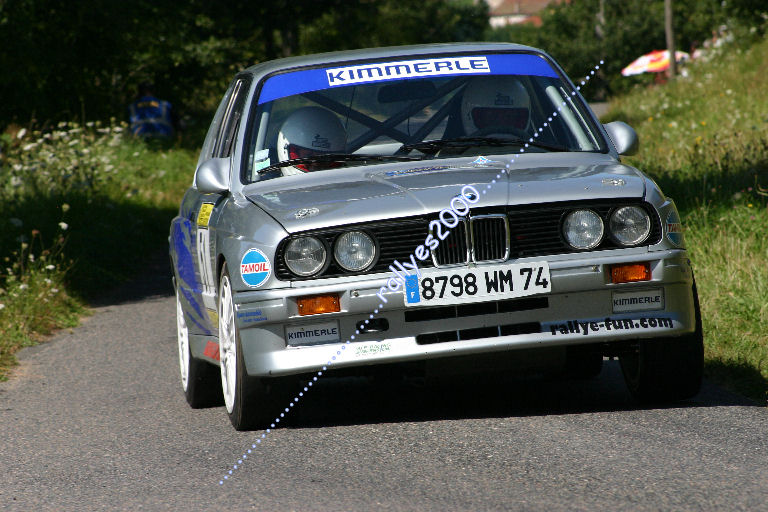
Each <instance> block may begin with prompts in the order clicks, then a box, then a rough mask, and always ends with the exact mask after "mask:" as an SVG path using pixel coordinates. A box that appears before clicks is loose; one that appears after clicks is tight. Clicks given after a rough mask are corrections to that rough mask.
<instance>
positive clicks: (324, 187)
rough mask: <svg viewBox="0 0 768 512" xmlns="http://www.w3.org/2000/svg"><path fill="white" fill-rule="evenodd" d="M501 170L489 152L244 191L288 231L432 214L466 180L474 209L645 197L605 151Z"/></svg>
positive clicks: (289, 179) (639, 181) (638, 182)
mask: <svg viewBox="0 0 768 512" xmlns="http://www.w3.org/2000/svg"><path fill="white" fill-rule="evenodd" d="M494 159H496V160H494ZM506 161H509V160H508V159H507V160H506ZM478 162H479V163H478ZM505 168H506V163H505V162H504V158H503V157H502V156H496V155H494V156H492V157H490V159H482V157H481V158H480V159H476V160H472V159H450V160H432V161H429V162H428V163H427V162H409V163H408V164H406V165H403V164H402V163H398V164H383V165H376V166H360V167H349V168H343V169H334V170H328V171H322V172H317V173H311V174H304V175H296V176H286V177H282V178H278V179H272V180H268V181H265V182H263V183H256V184H253V185H250V186H248V187H246V188H245V189H244V191H243V192H244V193H245V195H246V197H247V198H248V199H249V200H250V201H251V202H252V203H254V204H255V205H257V206H259V207H260V208H262V209H263V210H264V211H265V212H267V213H268V214H270V215H271V216H272V217H274V218H275V219H276V220H277V221H278V222H280V223H281V224H282V225H283V227H284V228H285V229H286V230H287V231H288V232H290V233H295V232H299V231H307V230H311V229H317V228H327V227H333V226H338V225H344V224H355V223H358V222H368V221H375V220H384V219H392V218H398V217H409V216H414V215H423V214H429V213H435V212H438V211H440V210H441V209H443V208H446V207H447V206H448V205H449V203H450V201H451V198H453V197H454V196H456V195H458V194H460V193H461V191H462V187H464V186H465V185H472V186H473V187H475V188H476V189H477V191H478V192H480V194H481V195H480V201H479V202H478V203H476V204H474V205H473V207H483V206H498V205H507V204H510V205H524V204H535V203H553V202H558V201H575V200H590V199H611V198H637V197H643V196H644V194H645V186H646V183H645V181H646V179H645V177H644V176H643V175H642V173H640V172H639V171H638V170H636V169H634V168H633V167H630V166H627V165H623V164H621V163H619V162H617V161H616V160H615V159H614V158H613V157H611V156H610V155H602V154H595V153H546V154H536V155H534V154H530V155H521V156H520V157H519V158H518V159H517V160H516V161H515V162H514V163H512V164H510V168H509V171H508V173H505V174H502V173H501V170H502V169H505ZM497 175H501V177H500V178H499V179H497V178H496V176H497ZM494 180H495V183H494ZM488 185H491V188H490V189H489V188H488ZM483 190H485V191H486V192H485V194H483Z"/></svg>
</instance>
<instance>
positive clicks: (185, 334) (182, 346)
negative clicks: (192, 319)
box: [176, 290, 189, 392]
mask: <svg viewBox="0 0 768 512" xmlns="http://www.w3.org/2000/svg"><path fill="white" fill-rule="evenodd" d="M176 339H177V340H178V344H179V370H181V387H182V388H184V392H186V391H187V389H188V388H189V329H187V322H186V321H185V320H184V310H183V309H182V308H181V299H179V291H178V290H176Z"/></svg>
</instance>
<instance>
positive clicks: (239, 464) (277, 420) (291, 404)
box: [219, 60, 604, 485]
mask: <svg viewBox="0 0 768 512" xmlns="http://www.w3.org/2000/svg"><path fill="white" fill-rule="evenodd" d="M603 64H604V61H602V60H601V61H600V64H599V65H597V66H595V68H594V69H593V70H591V71H590V72H589V75H587V76H585V77H584V80H582V81H581V85H577V86H576V90H574V91H571V96H576V91H579V90H581V87H582V86H584V85H586V83H587V82H588V81H589V79H590V78H592V76H594V74H595V71H597V70H598V69H600V66H602V65H603ZM566 105H567V102H565V101H563V102H562V103H561V104H560V105H559V106H558V107H557V110H556V111H554V112H552V115H550V116H549V117H548V118H547V121H546V122H544V124H543V125H542V126H540V127H539V128H538V130H534V134H533V137H531V138H529V139H528V142H526V143H525V146H524V147H522V148H520V154H522V153H524V152H525V149H526V148H527V147H528V146H529V143H531V142H533V140H534V139H535V138H536V137H538V136H539V134H540V133H542V132H543V131H544V128H545V127H547V126H548V124H549V123H551V122H552V120H553V118H555V117H557V113H558V112H560V111H562V108H563V107H564V106H566ZM517 156H519V155H516V156H513V157H512V158H511V159H510V162H509V163H508V164H506V166H505V168H504V169H502V170H501V172H500V173H499V174H497V175H496V179H493V180H491V183H489V184H488V185H487V186H486V188H485V189H483V191H482V192H483V194H485V193H486V192H487V191H488V190H490V189H491V188H492V187H493V185H494V184H495V183H496V180H498V179H501V175H502V174H505V173H506V172H507V170H508V169H509V168H510V166H511V164H513V163H515V159H516V158H517ZM383 308H384V304H379V307H378V308H377V309H374V310H373V313H372V314H370V315H368V319H367V320H365V322H364V323H365V324H368V323H369V322H370V321H371V320H373V318H374V317H375V316H376V315H378V314H379V310H380V309H383ZM359 334H360V330H359V329H356V330H355V335H359ZM354 339H355V336H354V335H353V336H350V337H349V339H347V340H346V341H345V342H344V344H343V345H342V346H341V348H340V349H339V350H336V355H334V356H331V359H330V360H329V361H328V362H327V363H325V365H324V366H323V367H322V369H321V370H319V371H318V372H317V375H315V376H314V377H312V380H310V381H309V382H308V383H307V385H306V386H304V390H303V391H300V392H299V394H298V395H296V396H295V397H294V398H293V400H291V401H290V402H289V403H288V407H286V408H285V409H284V411H283V412H281V413H280V415H279V416H277V417H276V418H275V419H274V420H273V421H272V423H271V424H270V425H269V426H270V428H268V429H266V430H265V431H264V433H262V434H261V436H260V437H258V438H257V439H256V442H255V443H251V447H250V448H248V449H247V450H246V452H245V453H244V454H242V455H241V456H240V457H239V458H238V459H237V464H233V465H232V469H230V470H229V471H227V474H225V475H224V477H223V478H222V479H221V480H219V485H224V482H225V481H226V480H229V477H230V476H232V475H233V472H234V471H236V470H237V469H238V468H240V467H242V465H243V464H244V463H245V461H246V460H247V459H248V455H249V454H251V453H252V452H253V450H255V449H256V447H257V446H258V445H260V444H261V442H262V440H264V439H266V437H267V434H269V433H271V432H272V429H274V428H275V426H276V425H277V424H278V423H280V420H281V419H283V418H285V415H286V414H288V413H289V412H290V410H291V408H292V407H294V406H295V405H296V404H297V403H298V402H299V399H300V398H303V397H304V394H305V393H308V392H309V390H310V388H311V387H312V386H313V385H314V383H315V382H317V379H318V377H322V375H323V372H324V371H326V370H327V369H328V367H329V366H331V365H332V364H333V363H334V361H336V357H337V356H341V354H342V351H343V350H346V348H347V345H349V344H350V343H351V341H352V340H354Z"/></svg>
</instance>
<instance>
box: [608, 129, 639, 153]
mask: <svg viewBox="0 0 768 512" xmlns="http://www.w3.org/2000/svg"><path fill="white" fill-rule="evenodd" d="M603 128H605V131H607V132H608V135H609V136H610V137H611V141H612V142H613V146H614V147H615V148H616V152H617V153H618V154H620V155H634V154H635V153H637V148H638V146H639V145H640V141H639V140H638V138H637V132H635V130H634V128H632V127H631V126H629V125H628V124H627V123H624V122H622V121H614V122H612V123H608V124H604V125H603Z"/></svg>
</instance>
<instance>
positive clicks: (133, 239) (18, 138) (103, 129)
mask: <svg viewBox="0 0 768 512" xmlns="http://www.w3.org/2000/svg"><path fill="white" fill-rule="evenodd" d="M124 130H125V127H124V126H120V125H116V126H101V125H99V124H98V123H89V124H88V125H87V126H78V125H75V124H60V125H59V126H57V127H56V128H55V129H50V130H46V131H45V132H40V131H33V130H26V129H18V128H16V129H14V128H10V129H9V130H8V131H7V132H6V133H5V134H3V135H2V138H1V139H0V142H1V145H0V149H1V150H2V151H1V152H0V184H2V185H0V258H2V262H3V265H2V268H0V380H3V379H5V378H6V376H7V373H8V370H9V369H10V367H11V366H13V365H14V364H15V357H14V354H15V352H16V351H18V350H19V349H20V348H21V347H24V346H29V345H31V344H34V343H36V342H37V341H39V340H41V339H42V338H43V337H44V336H45V335H46V334H48V333H49V332H51V331H52V330H53V329H57V328H62V327H69V326H74V325H76V324H77V321H78V318H79V316H80V315H82V314H83V313H86V312H87V307H86V304H87V301H88V299H89V298H93V297H95V296H97V295H99V294H101V293H103V291H105V290H108V289H110V288H113V287H114V286H115V285H117V284H119V283H121V282H123V281H125V280H127V279H129V278H130V277H132V276H134V275H136V274H137V273H138V272H141V270H142V268H143V266H144V265H145V264H146V261H147V259H148V258H150V257H151V256H152V255H155V254H157V253H158V252H159V251H165V250H166V246H167V236H168V226H169V225H170V220H171V218H172V217H173V216H174V215H175V214H176V211H177V209H178V204H179V202H180V199H181V195H182V194H183V193H184V190H185V189H186V187H187V186H188V184H189V181H190V179H191V175H192V170H193V169H194V165H195V160H196V154H195V153H194V152H193V151H189V150H184V149H178V148H167V147H166V148H162V147H159V146H157V145H153V144H147V143H145V142H142V141H140V140H136V139H133V138H130V137H125V136H124V135H123V133H124Z"/></svg>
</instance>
